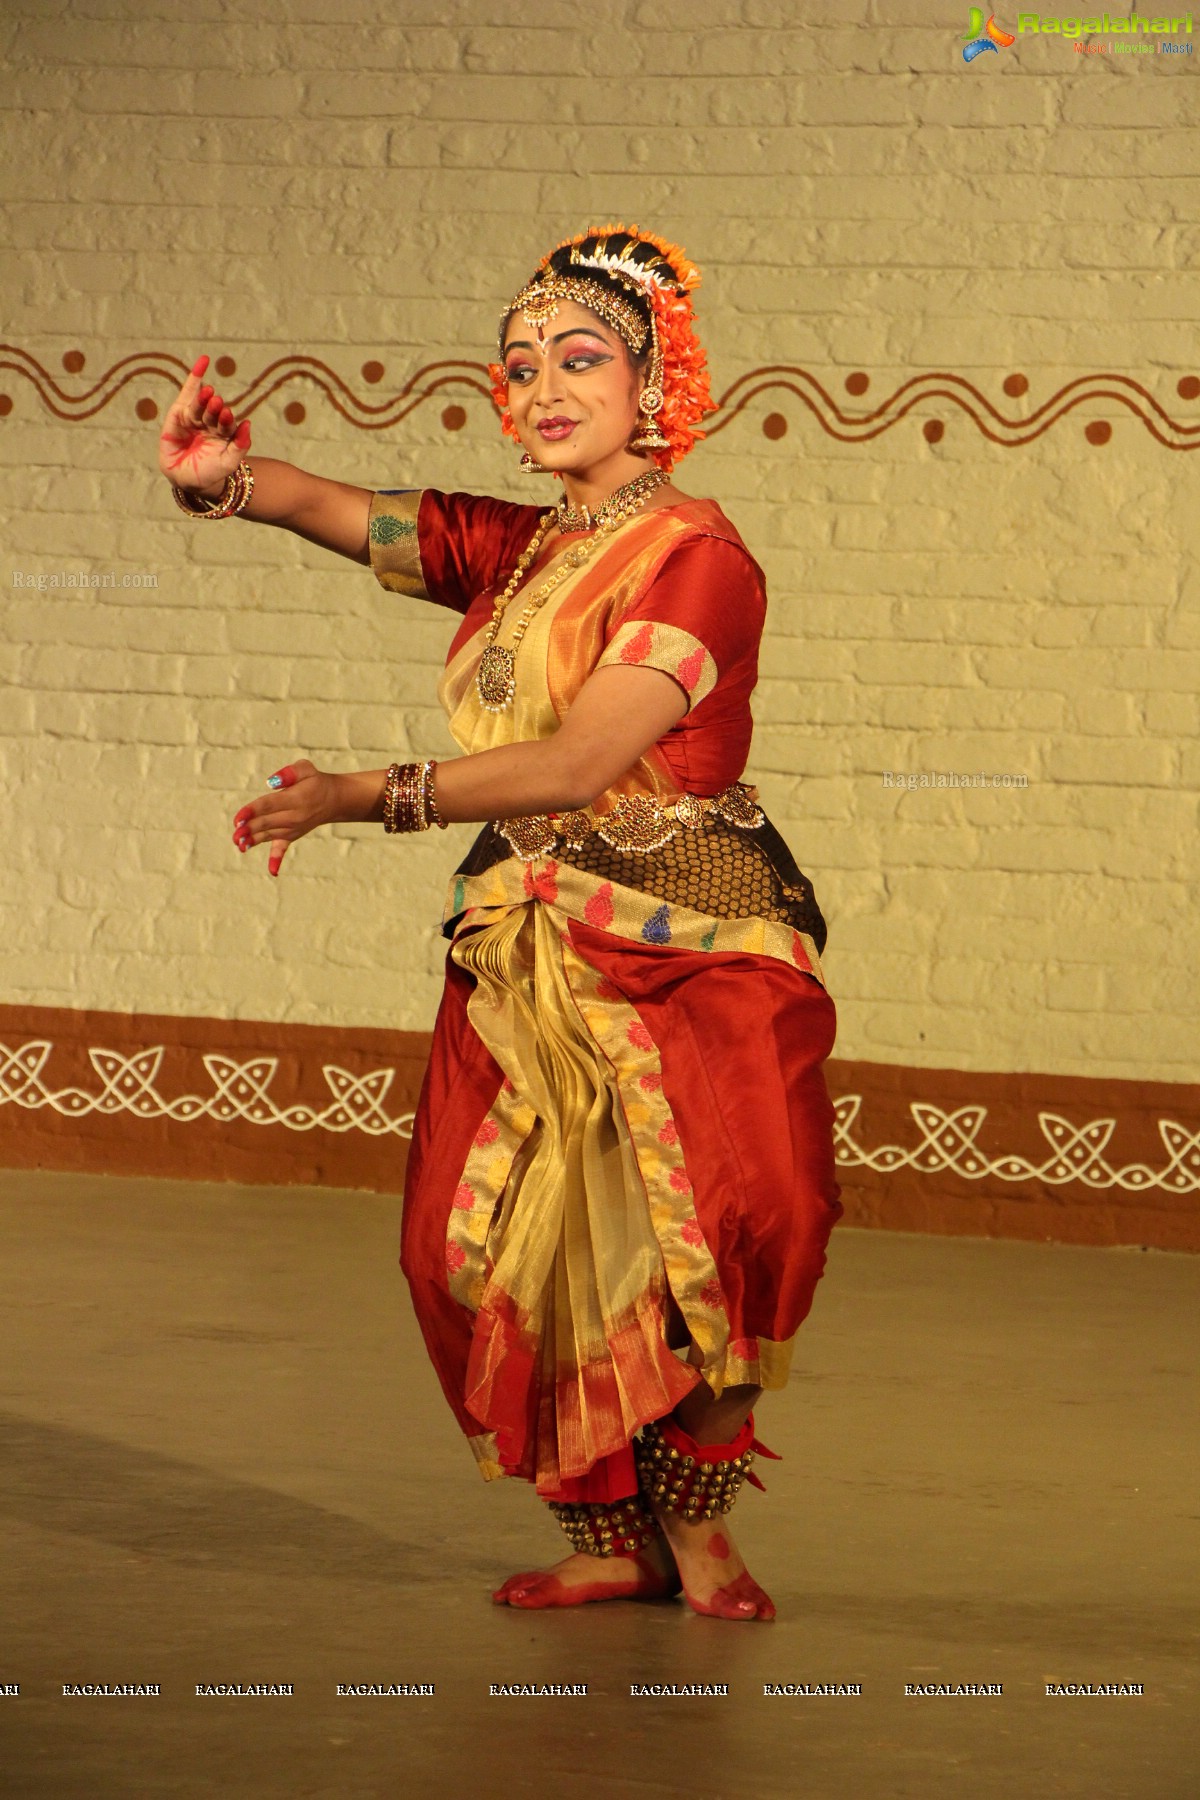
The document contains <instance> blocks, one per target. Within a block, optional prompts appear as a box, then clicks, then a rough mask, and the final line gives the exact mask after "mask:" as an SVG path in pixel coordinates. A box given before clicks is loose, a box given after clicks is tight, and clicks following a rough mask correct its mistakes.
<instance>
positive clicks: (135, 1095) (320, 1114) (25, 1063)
mask: <svg viewBox="0 0 1200 1800" xmlns="http://www.w3.org/2000/svg"><path fill="white" fill-rule="evenodd" d="M53 1051H54V1045H53V1044H52V1043H51V1042H49V1041H48V1040H47V1039H38V1040H35V1041H33V1042H30V1043H27V1044H23V1045H21V1047H20V1048H19V1049H16V1050H12V1049H9V1047H8V1046H7V1045H5V1044H0V1106H5V1105H9V1106H19V1107H24V1108H27V1109H28V1110H30V1111H36V1110H38V1109H39V1108H41V1107H46V1106H48V1107H51V1108H53V1110H54V1111H55V1112H57V1113H61V1114H62V1115H63V1116H64V1117H69V1118H83V1117H85V1116H86V1115H87V1114H89V1113H101V1114H108V1115H111V1114H114V1113H131V1114H133V1115H134V1117H135V1118H138V1119H160V1118H168V1119H172V1120H176V1121H179V1122H182V1123H194V1122H196V1121H198V1120H200V1119H216V1120H217V1121H219V1122H220V1123H222V1124H229V1123H231V1122H232V1121H234V1120H245V1121H247V1122H248V1123H249V1124H252V1125H282V1126H283V1127H284V1128H285V1129H286V1130H288V1131H313V1130H317V1129H319V1130H322V1131H330V1132H347V1131H362V1132H365V1133H366V1134H367V1136H369V1137H384V1136H388V1135H391V1136H395V1137H401V1138H410V1137H411V1136H412V1123H413V1114H412V1113H411V1112H405V1113H398V1114H394V1115H393V1114H390V1113H388V1111H387V1110H386V1101H387V1097H388V1094H389V1092H390V1090H391V1087H392V1084H393V1082H394V1081H395V1078H396V1071H395V1069H373V1070H371V1071H370V1072H369V1073H368V1074H365V1075H354V1074H352V1073H351V1072H350V1071H349V1070H348V1069H343V1068H340V1067H339V1066H338V1065H337V1064H336V1063H324V1064H323V1065H322V1070H321V1072H322V1074H323V1075H324V1077H325V1080H326V1082H327V1084H328V1086H329V1090H330V1095H331V1098H330V1101H329V1104H328V1105H327V1106H323V1107H314V1106H308V1105H304V1104H299V1103H298V1104H294V1105H290V1106H281V1105H279V1104H278V1102H277V1101H275V1100H274V1099H273V1098H272V1097H271V1094H270V1087H271V1083H272V1082H273V1081H274V1079H275V1076H276V1073H277V1071H278V1069H279V1063H280V1058H279V1057H277V1056H270V1055H257V1056H252V1057H249V1058H247V1059H246V1060H245V1061H238V1060H237V1059H236V1058H234V1057H231V1056H222V1055H220V1054H219V1053H217V1052H209V1053H208V1054H206V1055H204V1056H203V1058H202V1060H203V1064H204V1068H205V1070H206V1072H207V1074H208V1076H209V1079H210V1081H211V1082H212V1092H211V1093H209V1094H207V1095H201V1094H181V1095H179V1096H177V1097H176V1098H175V1099H166V1098H165V1097H164V1096H163V1095H162V1094H160V1093H159V1091H158V1088H157V1086H156V1083H157V1081H158V1076H159V1072H160V1070H161V1067H162V1059H163V1055H164V1053H165V1046H164V1045H161V1044H160V1045H156V1046H152V1047H149V1048H146V1049H143V1050H137V1051H134V1052H132V1053H130V1054H126V1053H124V1052H122V1051H120V1050H106V1049H103V1048H100V1047H98V1046H97V1047H95V1048H90V1049H89V1050H88V1058H89V1060H90V1062H91V1065H92V1067H93V1069H94V1070H95V1072H96V1076H97V1080H98V1082H99V1086H98V1088H97V1089H96V1090H95V1091H93V1092H88V1091H86V1090H85V1089H83V1088H78V1087H64V1088H58V1089H55V1088H53V1087H52V1086H50V1085H49V1084H48V1083H47V1081H46V1079H45V1078H44V1077H45V1070H46V1065H47V1063H48V1062H49V1060H50V1057H51V1055H52V1054H53ZM861 1107H862V1095H861V1094H843V1095H842V1096H841V1097H840V1098H839V1099H837V1100H836V1101H835V1102H834V1110H835V1113H836V1122H835V1126H834V1138H835V1144H836V1156H837V1162H838V1166H839V1167H840V1168H842V1169H845V1170H851V1169H856V1168H866V1169H872V1170H874V1171H876V1172H880V1173H887V1174H891V1173H894V1172H895V1171H896V1170H898V1169H914V1170H917V1171H919V1172H920V1173H921V1174H926V1175H936V1174H941V1173H944V1172H952V1173H954V1174H956V1175H961V1176H965V1177H966V1178H967V1179H968V1180H971V1181H985V1180H998V1181H1005V1182H1016V1181H1042V1182H1046V1183H1048V1184H1050V1185H1052V1186H1064V1185H1066V1184H1068V1183H1072V1182H1082V1183H1083V1184H1084V1185H1085V1186H1087V1187H1088V1188H1090V1189H1092V1190H1096V1191H1098V1190H1102V1189H1106V1188H1119V1189H1122V1190H1124V1191H1125V1192H1127V1193H1145V1192H1147V1191H1149V1190H1151V1189H1154V1188H1161V1189H1164V1190H1166V1191H1167V1192H1169V1193H1174V1194H1186V1193H1195V1192H1197V1191H1198V1190H1200V1128H1198V1129H1196V1130H1191V1129H1190V1128H1189V1127H1188V1126H1186V1125H1184V1124H1182V1123H1181V1122H1180V1121H1178V1120H1176V1119H1166V1118H1160V1119H1159V1120H1158V1121H1157V1125H1158V1130H1159V1135H1160V1136H1161V1138H1162V1141H1163V1149H1164V1155H1165V1161H1164V1162H1163V1163H1162V1165H1161V1166H1160V1167H1158V1168H1153V1167H1151V1166H1150V1164H1148V1163H1142V1162H1131V1163H1124V1164H1120V1165H1118V1164H1116V1163H1115V1162H1113V1161H1110V1160H1109V1158H1108V1155H1107V1152H1108V1149H1109V1145H1110V1143H1111V1140H1112V1136H1113V1133H1114V1131H1115V1130H1116V1128H1117V1120H1116V1119H1115V1118H1108V1119H1091V1120H1089V1121H1088V1123H1087V1124H1086V1125H1074V1124H1072V1123H1071V1121H1070V1120H1069V1119H1065V1118H1063V1117H1062V1116H1061V1115H1060V1114H1058V1113H1053V1112H1039V1113H1038V1124H1039V1126H1040V1127H1041V1130H1042V1133H1043V1135H1044V1137H1045V1138H1046V1141H1047V1144H1048V1145H1049V1152H1048V1154H1047V1155H1046V1157H1045V1158H1044V1159H1043V1160H1041V1161H1033V1160H1031V1159H1030V1158H1028V1157H1025V1156H1018V1155H1016V1154H1013V1153H1007V1154H1003V1155H997V1156H993V1155H989V1154H988V1152H987V1151H985V1150H983V1149H982V1148H981V1147H980V1144H979V1134H980V1132H981V1131H982V1129H983V1127H984V1124H985V1123H986V1120H987V1114H988V1109H987V1107H986V1106H983V1105H978V1104H975V1105H966V1106H960V1107H956V1108H955V1109H954V1110H953V1111H947V1110H945V1109H944V1108H942V1107H940V1106H935V1105H933V1104H932V1103H930V1102H928V1101H922V1100H913V1101H911V1102H910V1104H909V1111H910V1113H911V1114H912V1117H913V1120H914V1121H915V1123H916V1126H917V1133H918V1141H917V1142H916V1143H915V1144H911V1145H903V1144H879V1145H877V1146H876V1147H875V1148H873V1149H871V1148H868V1147H866V1146H865V1145H863V1144H861V1143H858V1142H856V1140H855V1137H854V1135H853V1134H854V1127H855V1125H856V1122H857V1119H858V1114H859V1111H860V1109H861Z"/></svg>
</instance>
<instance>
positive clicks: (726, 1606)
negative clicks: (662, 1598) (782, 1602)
mask: <svg viewBox="0 0 1200 1800" xmlns="http://www.w3.org/2000/svg"><path fill="white" fill-rule="evenodd" d="M684 1599H685V1600H686V1601H687V1603H688V1605H689V1606H690V1607H691V1609H692V1611H693V1612H696V1613H700V1614H702V1615H703V1616H704V1617H705V1618H710V1619H747V1620H749V1619H773V1618H774V1617H775V1602H774V1601H773V1600H772V1598H771V1596H770V1594H768V1593H767V1592H766V1591H765V1590H764V1589H763V1588H760V1587H759V1585H758V1583H757V1581H755V1579H754V1577H753V1576H752V1575H750V1574H749V1573H748V1572H747V1571H746V1570H745V1569H743V1570H742V1573H741V1574H740V1575H739V1576H738V1577H737V1579H736V1580H734V1581H731V1582H728V1583H727V1584H726V1586H725V1587H719V1588H718V1589H717V1591H716V1593H715V1594H714V1595H713V1597H712V1599H711V1600H709V1601H704V1600H693V1599H692V1596H691V1595H690V1594H685V1595H684Z"/></svg>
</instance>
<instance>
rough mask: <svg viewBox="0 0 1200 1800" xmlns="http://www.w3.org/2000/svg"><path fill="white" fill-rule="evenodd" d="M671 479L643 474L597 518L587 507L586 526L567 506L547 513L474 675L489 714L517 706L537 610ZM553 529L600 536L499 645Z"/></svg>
mask: <svg viewBox="0 0 1200 1800" xmlns="http://www.w3.org/2000/svg"><path fill="white" fill-rule="evenodd" d="M669 479H670V477H669V476H668V474H667V472H666V470H665V469H647V471H646V473H645V474H644V475H638V476H635V477H634V479H633V480H632V481H627V482H626V483H625V485H624V487H619V488H617V490H616V492H615V493H612V494H610V495H609V497H608V499H607V500H605V501H604V502H603V503H602V504H601V505H600V506H598V507H597V508H596V511H595V513H594V514H593V513H591V512H590V511H589V510H588V509H587V508H586V507H584V508H583V513H582V516H583V517H584V518H585V519H586V521H587V522H586V523H585V524H580V523H578V521H579V519H580V517H581V515H580V514H579V513H574V512H572V511H571V509H569V508H567V507H566V506H565V504H563V503H560V505H559V507H558V509H557V510H556V511H554V512H548V513H543V515H542V517H541V518H540V519H539V520H538V525H537V530H536V531H535V532H534V534H533V538H532V539H531V541H530V543H529V545H528V548H527V549H525V550H524V551H523V552H522V553H521V558H520V560H519V562H518V563H517V566H516V568H515V569H514V570H513V572H512V575H511V576H510V578H509V582H508V586H507V587H506V588H505V590H504V592H503V593H502V594H501V595H499V596H498V598H497V600H496V604H495V606H494V607H493V609H492V617H491V621H490V623H489V625H488V632H487V637H486V638H485V640H484V648H483V654H482V656H481V657H480V659H479V668H478V669H477V671H476V674H475V688H476V692H477V693H478V695H479V703H480V705H481V706H482V707H483V708H484V709H485V710H486V711H487V712H494V713H501V712H506V711H507V710H508V708H509V707H510V706H511V705H512V703H513V698H514V696H515V694H516V691H517V682H516V657H517V651H518V650H519V649H520V647H521V639H522V638H523V637H524V636H525V633H526V631H527V630H528V629H529V625H530V621H531V620H532V618H533V615H534V613H535V612H536V611H537V609H538V607H539V606H541V605H542V603H543V601H545V600H547V599H548V598H549V596H550V595H551V594H552V593H553V592H554V590H555V588H556V587H557V586H558V585H559V583H560V582H562V581H565V580H566V579H567V576H568V575H572V574H574V572H575V570H576V569H578V568H581V567H582V566H583V564H584V563H585V562H586V561H587V559H588V557H589V556H591V555H592V554H593V553H594V552H595V550H596V547H597V545H599V544H600V543H602V542H603V541H604V539H605V538H606V537H608V536H609V535H610V533H612V532H614V531H615V530H616V529H617V526H618V525H620V524H622V523H623V522H624V521H625V520H626V519H628V518H629V517H630V516H631V514H633V513H635V512H637V510H638V508H639V507H641V506H644V505H645V503H646V501H647V500H648V499H649V498H650V496H651V494H653V493H655V492H656V490H657V489H658V488H660V487H661V486H662V485H663V483H664V482H665V481H668V480H669ZM564 502H565V496H564ZM554 524H557V525H558V527H559V530H560V531H562V530H566V531H579V530H588V529H589V528H590V527H592V526H594V527H595V535H594V536H593V537H590V538H589V539H588V540H587V541H586V542H585V543H582V544H574V545H573V546H572V547H571V549H570V550H568V551H567V552H566V554H565V555H564V557H563V560H562V563H561V565H560V566H559V567H558V568H557V569H555V571H554V573H553V575H548V576H547V577H546V579H545V581H544V582H543V583H542V585H541V586H540V587H539V588H536V589H535V590H534V592H533V593H532V594H531V595H530V597H529V599H528V600H527V602H526V604H525V607H524V610H523V611H522V613H521V616H520V618H519V619H518V620H517V623H516V627H515V629H514V631H513V638H512V644H511V645H505V644H498V643H497V642H496V633H497V632H498V631H499V629H500V621H501V619H502V618H503V617H504V610H505V608H506V607H507V605H508V603H509V601H510V600H511V599H512V597H513V595H514V594H515V593H516V591H517V589H518V587H519V586H520V585H521V581H522V579H523V577H524V575H525V573H526V571H527V570H528V568H529V566H530V564H531V563H532V562H533V561H534V559H535V557H536V556H537V553H538V551H539V550H540V549H541V547H542V544H543V542H544V541H545V538H546V534H547V532H548V531H549V530H550V527H551V526H552V525H554Z"/></svg>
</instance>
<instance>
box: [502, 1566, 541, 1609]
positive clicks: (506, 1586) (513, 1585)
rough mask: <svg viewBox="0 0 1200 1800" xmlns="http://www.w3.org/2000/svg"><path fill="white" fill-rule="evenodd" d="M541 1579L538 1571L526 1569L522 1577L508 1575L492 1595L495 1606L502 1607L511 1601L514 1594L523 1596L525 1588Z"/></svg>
mask: <svg viewBox="0 0 1200 1800" xmlns="http://www.w3.org/2000/svg"><path fill="white" fill-rule="evenodd" d="M541 1578H542V1572H541V1570H540V1569H527V1570H526V1571H525V1573H524V1574H523V1575H510V1576H509V1578H508V1580H507V1581H504V1582H501V1584H500V1586H499V1587H498V1588H497V1589H496V1591H495V1592H494V1593H493V1595H492V1599H493V1600H494V1601H495V1602H496V1604H497V1606H504V1605H506V1604H507V1603H508V1602H509V1601H510V1600H512V1598H513V1596H514V1594H523V1593H524V1592H525V1591H526V1589H527V1588H530V1587H532V1586H533V1585H534V1583H535V1582H538V1581H540V1580H541Z"/></svg>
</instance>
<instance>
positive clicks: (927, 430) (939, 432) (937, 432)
mask: <svg viewBox="0 0 1200 1800" xmlns="http://www.w3.org/2000/svg"><path fill="white" fill-rule="evenodd" d="M921 430H922V432H923V433H924V435H925V442H926V443H927V444H940V443H941V441H942V438H943V437H944V436H945V432H946V427H945V425H944V424H943V423H942V421H941V420H940V419H926V421H925V423H924V425H922V427H921Z"/></svg>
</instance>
